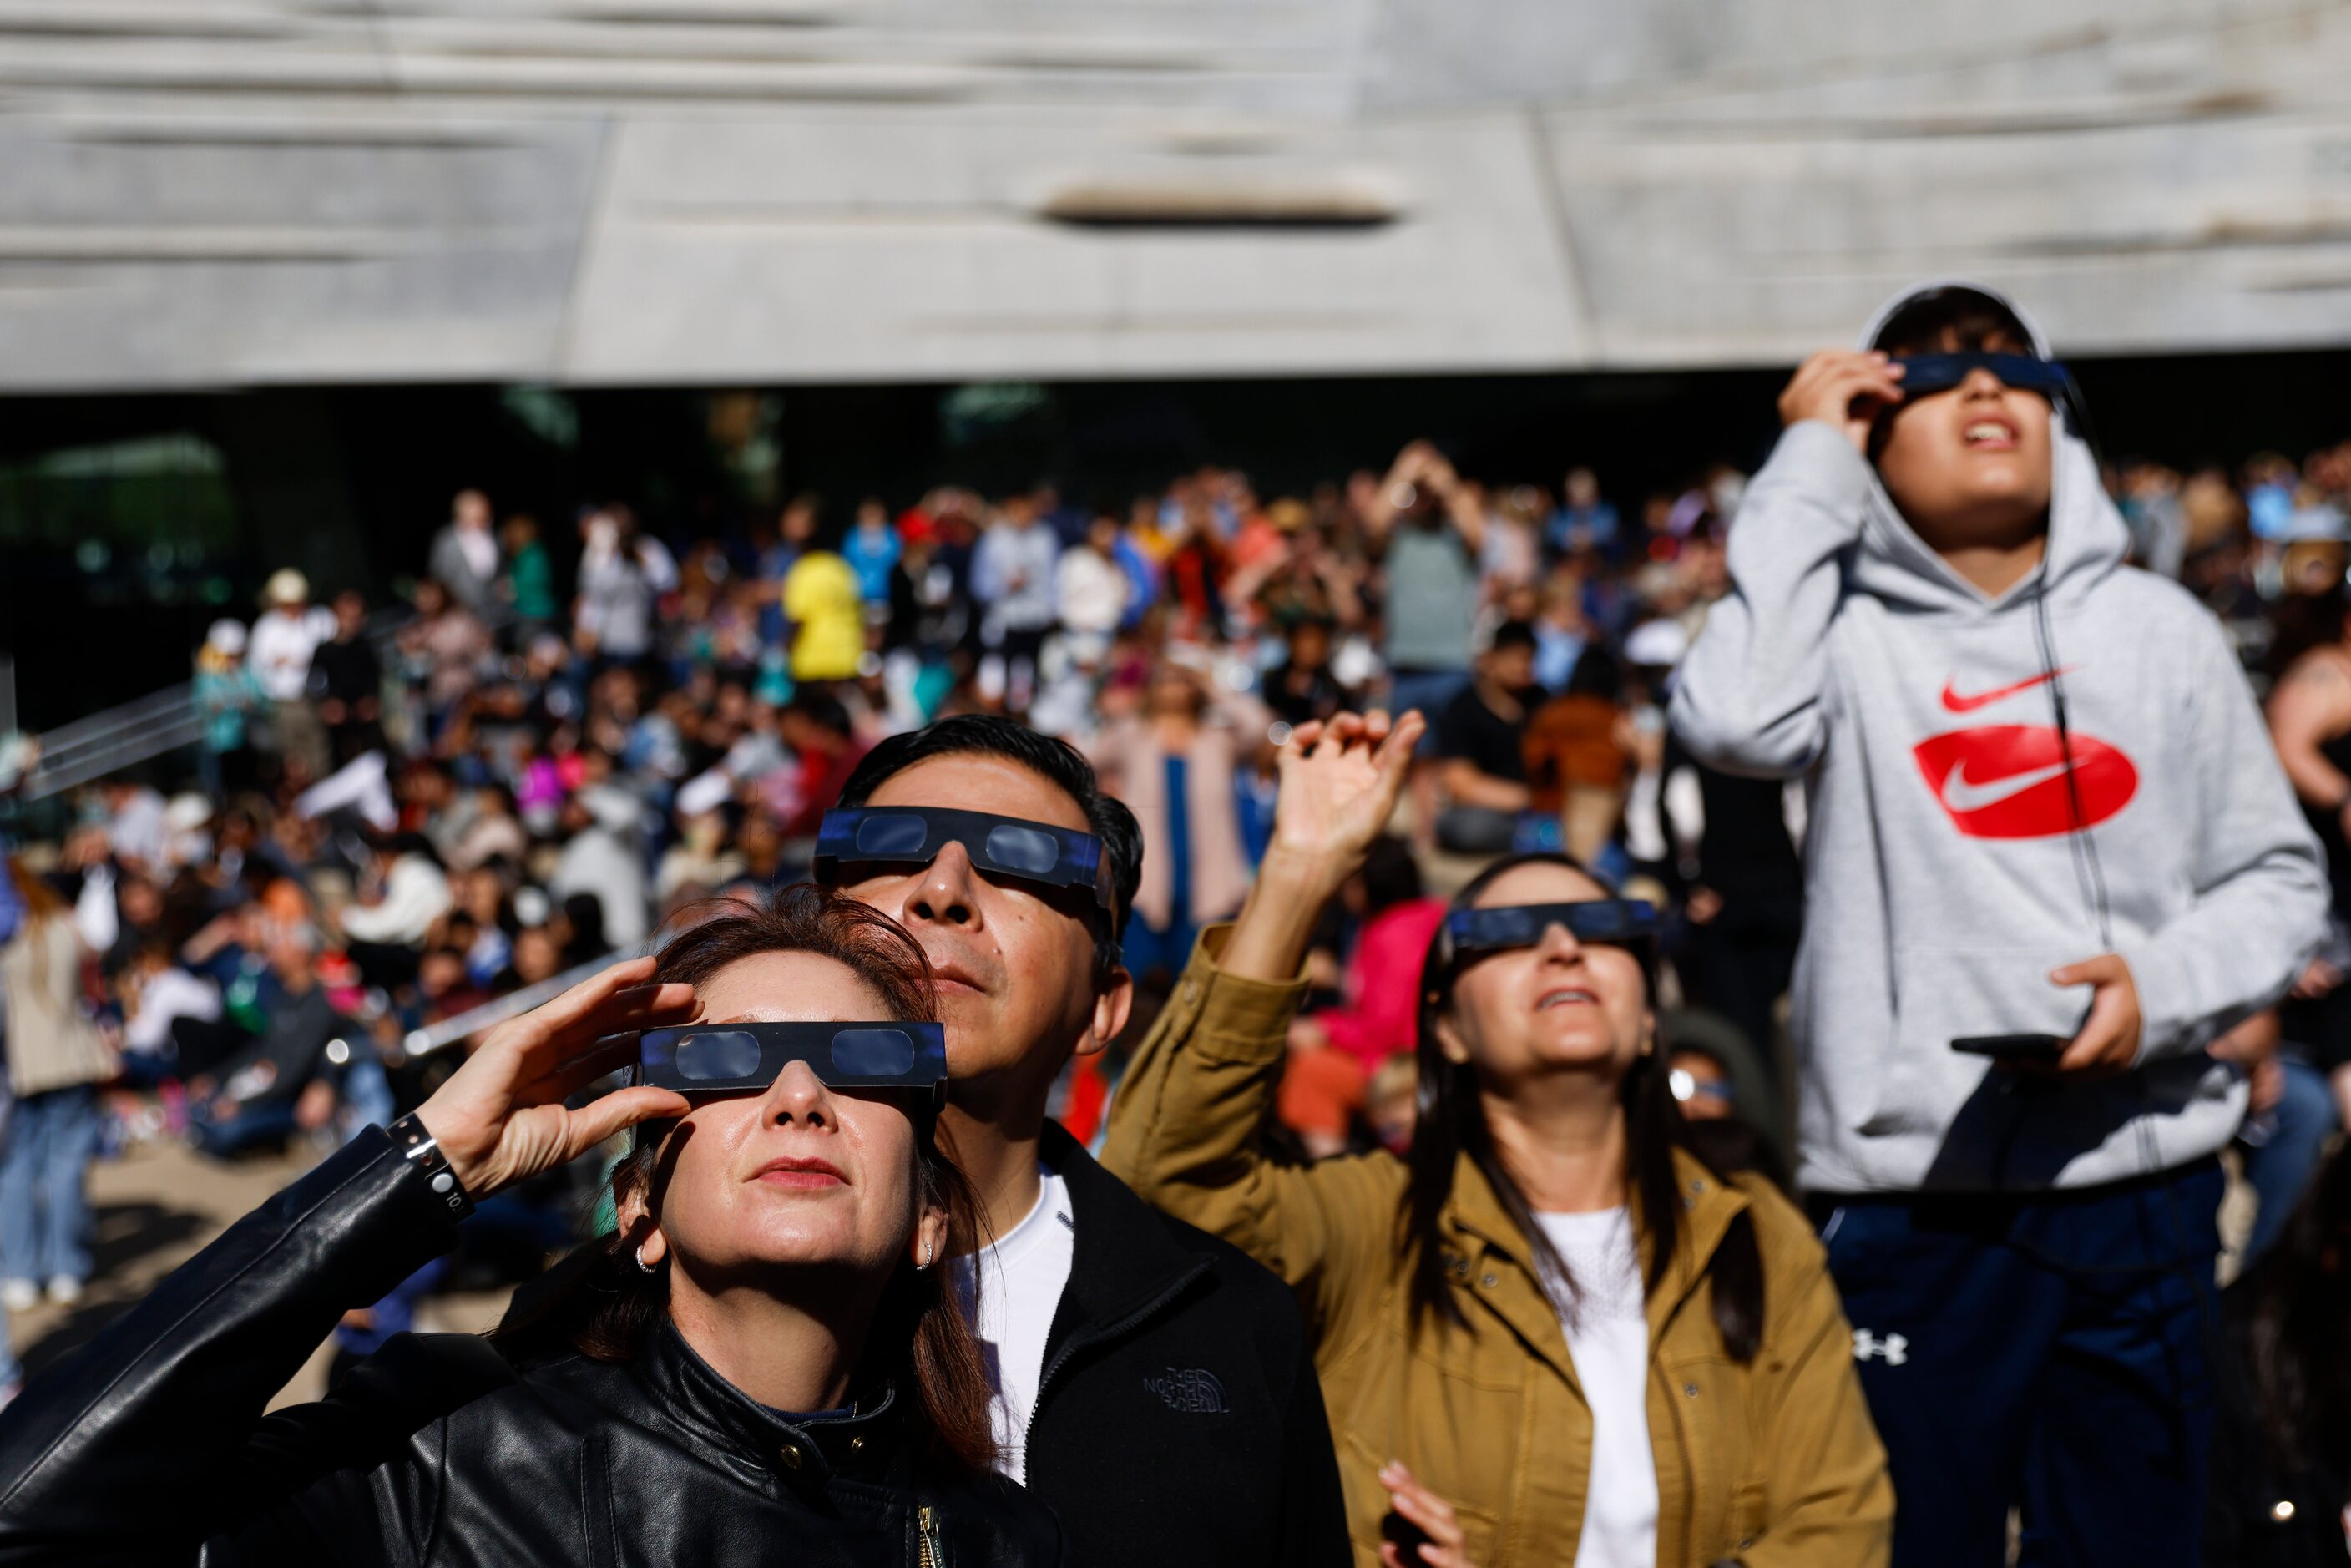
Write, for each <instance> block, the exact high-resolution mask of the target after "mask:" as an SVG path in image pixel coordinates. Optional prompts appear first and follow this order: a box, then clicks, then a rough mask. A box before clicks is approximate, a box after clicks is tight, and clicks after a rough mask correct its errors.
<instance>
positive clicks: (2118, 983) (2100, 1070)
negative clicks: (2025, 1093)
mask: <svg viewBox="0 0 2351 1568" xmlns="http://www.w3.org/2000/svg"><path fill="white" fill-rule="evenodd" d="M2049 983H2050V984H2051V985H2053V986H2089V987H2091V988H2093V989H2092V990H2091V992H2090V1012H2089V1016H2088V1017H2087V1018H2085V1019H2083V1020H2082V1031H2081V1032H2080V1033H2079V1034H2076V1035H2075V1036H2074V1038H2073V1039H2072V1040H2068V1041H2067V1042H2066V1044H2065V1050H2064V1054H2062V1055H2060V1056H2059V1057H2058V1058H2057V1061H2056V1062H2055V1063H2054V1064H2053V1066H2052V1067H2051V1069H2050V1071H2053V1072H2055V1073H2057V1074H2058V1075H2059V1076H2061V1077H2064V1078H2110V1077H2112V1076H2113V1075H2115V1074H2116V1073H2117V1072H2121V1071H2124V1070H2125V1069H2126V1068H2128V1067H2129V1066H2130V1064H2131V1063H2132V1062H2134V1061H2137V1060H2138V1042H2139V1031H2140V1030H2141V1028H2142V1027H2143V1026H2144V1024H2145V1023H2146V1021H2147V1020H2146V1019H2145V1017H2144V1015H2142V1014H2141V1013H2140V1011H2139V1005H2138V983H2137V981H2135V980H2133V979H2132V978H2131V972H2130V966H2129V965H2128V964H2126V963H2125V962H2124V961H2123V956H2122V955H2121V954H2119V953H2101V954H2099V955H2098V956H2096V957H2095V958H2085V959H2083V960H2082V961H2081V962H2080V963H2078V964H2068V965H2066V966H2065V967H2063V968H2059V969H2052V970H2050V971H2049Z"/></svg>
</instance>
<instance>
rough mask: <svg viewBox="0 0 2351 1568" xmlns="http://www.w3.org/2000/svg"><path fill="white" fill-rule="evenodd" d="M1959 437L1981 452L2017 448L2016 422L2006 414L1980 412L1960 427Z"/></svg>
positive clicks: (2005, 450) (2008, 450) (2009, 450)
mask: <svg viewBox="0 0 2351 1568" xmlns="http://www.w3.org/2000/svg"><path fill="white" fill-rule="evenodd" d="M1959 438H1960V439H1961V440H1963V441H1965V442H1966V443H1967V444H1968V445H1969V447H1970V449H1972V450H1975V451H1980V452H2011V451H2013V450H2015V448H2016V424H2015V423H2014V422H2013V421H2011V419H2009V418H2008V417H2007V416H2006V415H2005V414H1978V415H1977V416H1976V417H1975V418H1973V419H1970V420H1969V421H1968V422H1967V423H1966V424H1964V425H1962V426H1961V427H1960V429H1959Z"/></svg>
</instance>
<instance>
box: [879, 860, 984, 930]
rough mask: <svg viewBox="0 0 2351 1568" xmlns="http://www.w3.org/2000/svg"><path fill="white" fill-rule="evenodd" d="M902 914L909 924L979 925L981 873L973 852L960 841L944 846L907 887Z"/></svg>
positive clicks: (905, 923) (903, 919) (902, 921)
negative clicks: (972, 860)
mask: <svg viewBox="0 0 2351 1568" xmlns="http://www.w3.org/2000/svg"><path fill="white" fill-rule="evenodd" d="M899 918H900V921H901V923H902V924H904V925H908V926H913V925H965V926H973V927H977V926H978V925H980V924H981V920H980V915H979V873H977V871H975V870H974V869H973V867H972V863H971V852H969V851H967V850H966V849H965V848H964V847H963V846H962V845H961V844H958V843H950V844H948V845H947V846H946V848H945V849H943V850H941V851H940V852H938V856H937V858H936V859H935V860H933V861H932V862H931V863H930V864H929V865H927V866H925V867H924V868H923V873H922V874H921V875H920V876H918V877H916V878H915V879H914V886H913V887H911V888H909V889H908V890H907V893H906V903H905V908H904V913H903V914H902V915H900V917H899Z"/></svg>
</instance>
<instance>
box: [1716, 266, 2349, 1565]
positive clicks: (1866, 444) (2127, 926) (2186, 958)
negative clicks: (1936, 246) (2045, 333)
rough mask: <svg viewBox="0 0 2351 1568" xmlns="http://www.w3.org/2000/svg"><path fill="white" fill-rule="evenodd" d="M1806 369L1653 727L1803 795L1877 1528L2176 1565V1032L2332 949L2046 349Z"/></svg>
mask: <svg viewBox="0 0 2351 1568" xmlns="http://www.w3.org/2000/svg"><path fill="white" fill-rule="evenodd" d="M1863 342H1864V344H1865V347H1864V348H1863V349H1861V350H1852V351H1830V352H1826V353H1822V354H1816V355H1814V356H1813V358H1812V359H1811V360H1809V361H1806V362H1805V363H1804V365H1803V367H1802V369H1800V370H1799V371H1797V372H1796V374H1795V377H1794V378H1793V379H1792V381H1791V382H1789V383H1788V387H1787V390H1786V391H1785V392H1783V393H1782V395H1781V399H1780V412H1781V415H1782V420H1783V422H1784V423H1786V426H1787V429H1786V431H1785V433H1784V434H1782V437H1781V439H1780V444H1779V446H1778V448H1777V449H1776V450H1775V451H1774V452H1773V453H1772V455H1771V462H1770V463H1768V464H1767V465H1765V466H1764V468H1763V470H1762V471H1761V473H1759V474H1757V475H1756V476H1755V480H1754V483H1753V484H1752V485H1751V486H1750V487H1749V489H1748V491H1747V495H1746V498H1745V500H1744V501H1743V502H1742V503H1741V505H1740V509H1739V518H1738V522H1737V524H1736V525H1735V526H1734V527H1733V528H1732V529H1731V534H1730V542H1729V570H1730V577H1731V582H1732V591H1731V592H1730V594H1729V596H1728V597H1727V598H1724V599H1723V600H1721V601H1719V602H1718V603H1717V604H1716V605H1715V607H1714V608H1713V610H1712V612H1710V614H1709V616H1708V621H1707V625H1706V632H1705V635H1704V636H1703V637H1701V638H1700V639H1699V640H1698V644H1697V646H1696V647H1695V648H1694V649H1693V650H1692V651H1691V653H1690V654H1689V656H1688V658H1687V661H1686V662H1685V663H1684V664H1683V665H1682V672H1681V678H1680V682H1679V684H1678V685H1677V687H1676V690H1675V694H1674V699H1673V722H1674V727H1675V729H1676V730H1677V732H1678V733H1679V734H1680V736H1681V737H1682V739H1683V741H1684V742H1685V744H1687V747H1689V749H1690V750H1691V752H1693V753H1694V754H1695V755H1696V756H1698V758H1700V759H1701V760H1703V761H1706V762H1708V763H1709V764H1711V765H1713V766H1716V767H1719V768H1725V769H1727V770H1733V771H1737V772H1740V773H1747V774H1752V775H1758V776H1762V777H1770V778H1801V779H1803V780H1804V783H1805V788H1806V793H1807V799H1808V802H1809V806H1810V810H1809V812H1808V821H1809V826H1808V829H1807V835H1806V836H1807V841H1806V843H1805V845H1804V869H1805V882H1806V886H1805V899H1806V906H1807V907H1806V915H1805V920H1804V930H1803V941H1802V947H1801V948H1800V949H1799V952H1798V955H1797V962H1796V974H1795V981H1794V987H1793V992H1792V996H1793V1006H1792V1015H1791V1019H1790V1028H1791V1033H1792V1036H1793V1037H1794V1042H1795V1047H1796V1053H1797V1059H1798V1062H1799V1065H1800V1067H1801V1069H1802V1071H1801V1074H1800V1077H1799V1084H1800V1095H1801V1107H1800V1110H1801V1118H1800V1120H1801V1126H1800V1135H1799V1145H1800V1148H1799V1156H1800V1166H1801V1168H1800V1170H1799V1172H1798V1179H1799V1181H1800V1182H1801V1183H1802V1186H1804V1187H1805V1188H1807V1189H1808V1190H1809V1191H1810V1192H1811V1193H1812V1195H1813V1202H1814V1203H1815V1205H1816V1206H1817V1208H1818V1213H1819V1216H1820V1218H1821V1220H1822V1239H1823V1241H1824V1242H1825V1243H1826V1245H1827V1251H1828V1267H1829V1269H1830V1271H1831V1272H1832V1273H1833V1274H1834V1277H1835V1280H1836V1283H1837V1286H1838V1288H1839V1290H1840V1291H1842V1292H1843V1293H1844V1301H1845V1306H1846V1310H1847V1312H1848V1314H1849V1315H1850V1317H1851V1319H1852V1321H1853V1325H1854V1352H1853V1353H1854V1355H1855V1359H1856V1360H1857V1361H1858V1362H1859V1363H1860V1368H1859V1370H1860V1374H1861V1380H1862V1385H1863V1387H1864V1389H1865V1391H1866V1392H1867V1394H1868V1396H1869V1402H1870V1406H1871V1409H1872V1411H1873V1413H1874V1414H1875V1416H1876V1420H1877V1425H1878V1427H1879V1430H1880V1431H1881V1433H1882V1434H1883V1435H1884V1437H1885V1440H1886V1449H1887V1452H1888V1455H1889V1456H1890V1459H1891V1463H1892V1467H1893V1473H1894V1485H1895V1490H1896V1493H1897V1494H1898V1495H1899V1497H1900V1499H1901V1505H1900V1508H1899V1510H1898V1511H1897V1513H1896V1520H1895V1537H1894V1560H1895V1562H1896V1563H1897V1564H1902V1565H1907V1564H1914V1563H1988V1564H1989V1563H2000V1562H2001V1561H2002V1560H2003V1557H2004V1555H2005V1553H2006V1552H2007V1550H2008V1547H2009V1517H2010V1512H2011V1509H2012V1508H2017V1507H2020V1506H2021V1508H2022V1518H2023V1542H2024V1545H2023V1552H2024V1557H2025V1559H2026V1560H2027V1561H2029V1562H2036V1563H2042V1562H2045V1563H2187V1562H2192V1561H2194V1560H2195V1558H2196V1552H2197V1547H2198V1522H2199V1512H2200V1510H2201V1508H2202V1502H2203V1497H2204V1472H2205V1466H2206V1458H2207V1455H2208V1452H2209V1447H2210V1429H2211V1395H2210V1369H2209V1367H2208V1365H2207V1352H2208V1340H2209V1336H2210V1333H2211V1327H2212V1324H2211V1320H2210V1313H2211V1312H2213V1310H2214V1302H2213V1301H2212V1300H2211V1291H2212V1279H2213V1269H2214V1264H2215V1261H2216V1260H2217V1256H2218V1253H2219V1250H2220V1246H2219V1235H2218V1230H2217V1222H2216V1214H2215V1211H2216V1209H2217V1207H2218V1205H2219V1201H2220V1190H2221V1175H2220V1166H2219V1163H2218V1160H2217V1158H2216V1155H2217V1153H2218V1151H2219V1150H2220V1147H2221V1146H2222V1145H2225V1144H2226V1143H2227V1142H2228V1141H2229V1139H2230V1136H2231V1134H2232V1133H2233V1132H2234V1131H2235V1130H2236V1127H2237V1124H2239V1122H2241V1120H2242V1118H2243V1116H2244V1111H2245V1087H2244V1082H2243V1078H2242V1075H2241V1073H2239V1072H2238V1071H2235V1070H2233V1069H2232V1068H2230V1067H2228V1066H2226V1065H2223V1064H2221V1063H2219V1062H2216V1061H2213V1060H2212V1059H2211V1058H2210V1056H2208V1055H2207V1054H2206V1051H2205V1048H2206V1046H2207V1045H2208V1044H2210V1042H2211V1041H2212V1040H2214V1039H2215V1038H2216V1037H2218V1036H2219V1035H2220V1034H2221V1033H2223V1032H2224V1031H2226V1030H2228V1029H2229V1028H2230V1027H2231V1025H2232V1024H2233V1023H2235V1022H2236V1021H2237V1020H2238V1019H2241V1018H2243V1017H2245V1016H2246V1015H2247V1014H2248V1013H2250V1012H2252V1011H2254V1010H2256V1009H2260V1008H2262V1007H2264V1006H2266V1005H2267V1004H2269V1003H2270V1002H2272V1001H2274V1000H2275V999H2276V998H2278V997H2279V996H2280V995H2282V994H2283V992H2284V990H2285V988H2286V987H2287V986H2288V985H2289V984H2290V983H2291V982H2292V981H2293V979H2294V976H2295V974H2296V973H2297V972H2298V971H2299V969H2300V968H2301V966H2302V963H2303V960H2304V956H2306V954H2307V953H2308V952H2309V950H2310V949H2311V948H2312V947H2313V946H2314V945H2315V943H2316V941H2317V939H2318V936H2320V934H2321V933H2322V931H2323V930H2324V915H2325V882H2324V880H2323V877H2322V875H2321V873H2320V869H2319V862H2318V856H2317V852H2316V846H2315V845H2314V843H2313V841H2312V840H2311V835H2310V832H2309V831H2308V829H2307V828H2306V827H2305V826H2304V824H2303V822H2302V821H2301V820H2300V818H2299V816H2298V815H2297V813H2296V812H2295V810H2294V801H2293V798H2292V794H2291V792H2290V791H2289V790H2288V789H2287V787H2286V784H2285V781H2284V779H2283V776H2282V775H2281V773H2280V771H2279V768H2278V763H2277V758H2276V757H2275V756H2274V755H2273V753H2272V751H2271V749H2270V747H2269V745H2268V743H2267V738H2266V736H2265V733H2264V731H2263V729H2262V718H2261V714H2260V711H2259V710H2258V709H2257V708H2256V707H2255V706H2254V704H2253V701H2252V694H2251V693H2250V692H2249V691H2248V690H2247V689H2246V685H2245V680H2244V676H2243V674H2242V673H2241V671H2240V669H2239V668H2238V665H2237V663H2236V658H2235V655H2234V654H2233V653H2232V652H2231V649H2230V647H2229V644H2228V643H2227V641H2226V639H2225V638H2224V637H2223V635H2222V632H2221V629H2220V625H2219V623H2218V622H2215V621H2214V620H2213V619H2212V617H2211V615H2210V613H2209V612H2206V611H2205V610H2204V609H2203V607H2202V606H2200V605H2199V604H2198V603H2197V602H2196V601H2194V600H2192V599H2190V598H2189V596H2188V595H2187V594H2185V593H2183V592H2182V591H2179V588H2178V587H2177V586H2175V585H2174V584H2172V583H2169V582H2166V581H2162V580H2158V579H2157V578H2155V577H2153V576H2150V575H2148V574H2147V573H2145V572H2141V571H2137V570H2132V569H2130V568H2128V567H2126V566H2125V565H2124V564H2123V558H2124V552H2125V550H2126V547H2127V544H2128V538H2129V536H2128V532H2127V530H2126V528H2125V526H2124V523H2123V520H2122V517H2120V515H2119V514H2117V513H2116V510H2115V507H2114V505H2113V503H2112V502H2111V501H2110V500H2109V499H2108V498H2107V497H2106V494H2105V490H2104V488H2103V487H2102V486H2101V485H2100V483H2099V474H2098V464H2097V459H2096V455H2095V453H2093V452H2092V450H2091V448H2090V445H2089V444H2088V442H2087V440H2086V439H2085V434H2084V424H2083V421H2082V418H2081V410H2080V407H2079V403H2078V399H2077V398H2076V397H2075V395H2074V388H2073V384H2072V382H2071V381H2070V380H2069V379H2068V378H2067V377H2066V375H2065V373H2064V367H2063V366H2061V365H2059V364H2057V363H2056V362H2055V361H2053V360H2051V359H2050V357H2049V351H2048V348H2047V345H2046V343H2045V342H2044V341H2043V340H2042V338H2041V336H2040V334H2039V333H2038V332H2036V331H2035V330H2034V329H2032V326H2031V324H2030V323H2028V322H2027V321H2025V320H2024V319H2023V317H2022V314H2021V313H2020V312H2019V311H2018V310H2017V309H2016V308H2014V307H2013V306H2012V305H2011V304H2010V303H2009V302H2008V301H2007V300H2005V299H2002V298H1999V297H1998V296H1995V295H1992V294H1990V293H1988V292H1986V291H1984V290H1980V289H1976V288H1969V287H1955V286H1944V287H1933V288H1928V289H1924V290H1920V291H1917V292H1915V293H1912V294H1910V295H1907V296H1905V297H1903V298H1899V299H1897V300H1896V301H1895V302H1894V304H1893V306H1892V307H1891V308H1888V309H1887V310H1886V311H1885V312H1883V313H1881V315H1880V317H1879V319H1878V320H1877V321H1876V323H1874V324H1873V327H1872V329H1870V330H1869V331H1867V332H1865V334H1864V336H1863Z"/></svg>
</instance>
